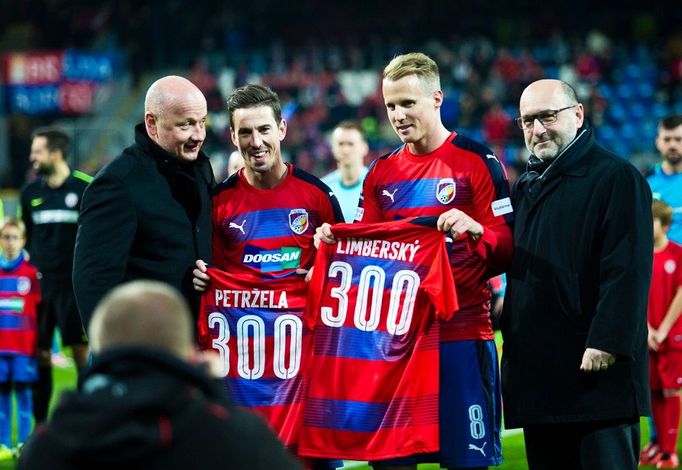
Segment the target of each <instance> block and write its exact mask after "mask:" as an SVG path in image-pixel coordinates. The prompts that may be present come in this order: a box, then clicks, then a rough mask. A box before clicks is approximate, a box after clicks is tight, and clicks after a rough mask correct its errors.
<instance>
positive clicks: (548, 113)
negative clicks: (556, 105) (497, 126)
mask: <svg viewBox="0 0 682 470" xmlns="http://www.w3.org/2000/svg"><path fill="white" fill-rule="evenodd" d="M576 106H578V105H577V104H572V105H571V106H566V107H565V108H561V109H547V110H545V111H540V112H539V113H537V114H527V115H526V116H521V117H517V118H516V119H514V120H515V121H516V125H517V126H519V129H524V130H531V129H532V128H533V126H534V125H535V120H536V119H537V120H538V121H540V124H542V125H543V127H547V126H550V125H552V124H554V123H555V122H556V120H557V117H558V115H559V113H560V112H561V111H566V110H567V109H571V108H575V107H576Z"/></svg>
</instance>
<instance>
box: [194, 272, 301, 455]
mask: <svg viewBox="0 0 682 470" xmlns="http://www.w3.org/2000/svg"><path fill="white" fill-rule="evenodd" d="M208 274H209V275H210V276H211V285H210V287H209V289H208V290H206V292H204V294H203V296H202V302H201V310H200V313H199V320H198V332H199V334H198V341H199V346H200V348H201V349H205V350H210V349H214V350H216V351H217V352H218V354H219V355H220V357H221V359H222V361H223V373H224V376H225V388H226V390H227V392H228V394H229V395H230V397H231V398H232V400H233V401H234V403H235V404H237V405H239V406H243V407H246V408H249V409H250V410H252V411H255V412H256V413H259V414H261V415H262V416H263V417H264V418H265V419H266V421H267V422H268V424H269V425H270V427H271V428H272V429H273V430H274V431H275V432H276V433H277V434H278V436H279V438H280V440H282V442H283V443H284V444H285V445H286V446H287V447H288V448H289V449H290V451H291V452H292V453H294V454H295V453H296V450H297V449H296V446H297V444H298V435H299V430H300V422H301V406H302V404H301V402H302V395H303V385H304V383H303V370H304V368H305V362H306V360H307V357H308V355H309V353H308V351H310V338H311V334H310V329H309V328H308V327H307V326H306V325H305V324H304V323H303V320H302V317H303V307H304V305H305V299H306V294H307V289H306V285H305V283H300V284H298V285H295V286H292V285H291V284H290V283H289V282H287V279H269V280H262V279H260V278H258V277H253V276H248V275H242V276H235V275H233V274H228V273H226V272H223V271H220V270H218V269H214V268H209V269H208Z"/></svg>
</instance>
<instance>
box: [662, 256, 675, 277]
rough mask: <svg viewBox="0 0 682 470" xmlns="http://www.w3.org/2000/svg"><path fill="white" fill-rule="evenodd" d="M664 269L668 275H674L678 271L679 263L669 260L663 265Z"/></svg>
mask: <svg viewBox="0 0 682 470" xmlns="http://www.w3.org/2000/svg"><path fill="white" fill-rule="evenodd" d="M663 269H665V272H667V273H668V274H673V273H674V272H675V270H676V269H677V263H675V260H672V259H669V260H668V261H666V262H665V264H664V265H663Z"/></svg>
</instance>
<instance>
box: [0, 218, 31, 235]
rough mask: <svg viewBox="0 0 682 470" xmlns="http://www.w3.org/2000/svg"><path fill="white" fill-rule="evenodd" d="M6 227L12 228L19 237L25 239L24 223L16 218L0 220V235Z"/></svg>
mask: <svg viewBox="0 0 682 470" xmlns="http://www.w3.org/2000/svg"><path fill="white" fill-rule="evenodd" d="M6 227H14V228H16V229H17V230H19V233H21V237H22V238H24V239H26V226H25V225H24V222H23V221H22V220H21V219H19V218H17V217H7V218H5V220H0V233H2V232H3V231H4V230H5V228H6Z"/></svg>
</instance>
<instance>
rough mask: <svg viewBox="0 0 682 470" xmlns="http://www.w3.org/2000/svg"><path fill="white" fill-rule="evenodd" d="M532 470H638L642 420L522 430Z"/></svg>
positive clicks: (556, 425) (529, 466)
mask: <svg viewBox="0 0 682 470" xmlns="http://www.w3.org/2000/svg"><path fill="white" fill-rule="evenodd" d="M523 433H524V437H525V441H526V458H527V459H528V468H529V470H546V469H547V470H549V469H551V470H561V469H565V470H636V469H637V458H638V456H639V419H627V420H612V421H596V422H585V423H561V424H539V425H531V426H528V427H524V428H523Z"/></svg>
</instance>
